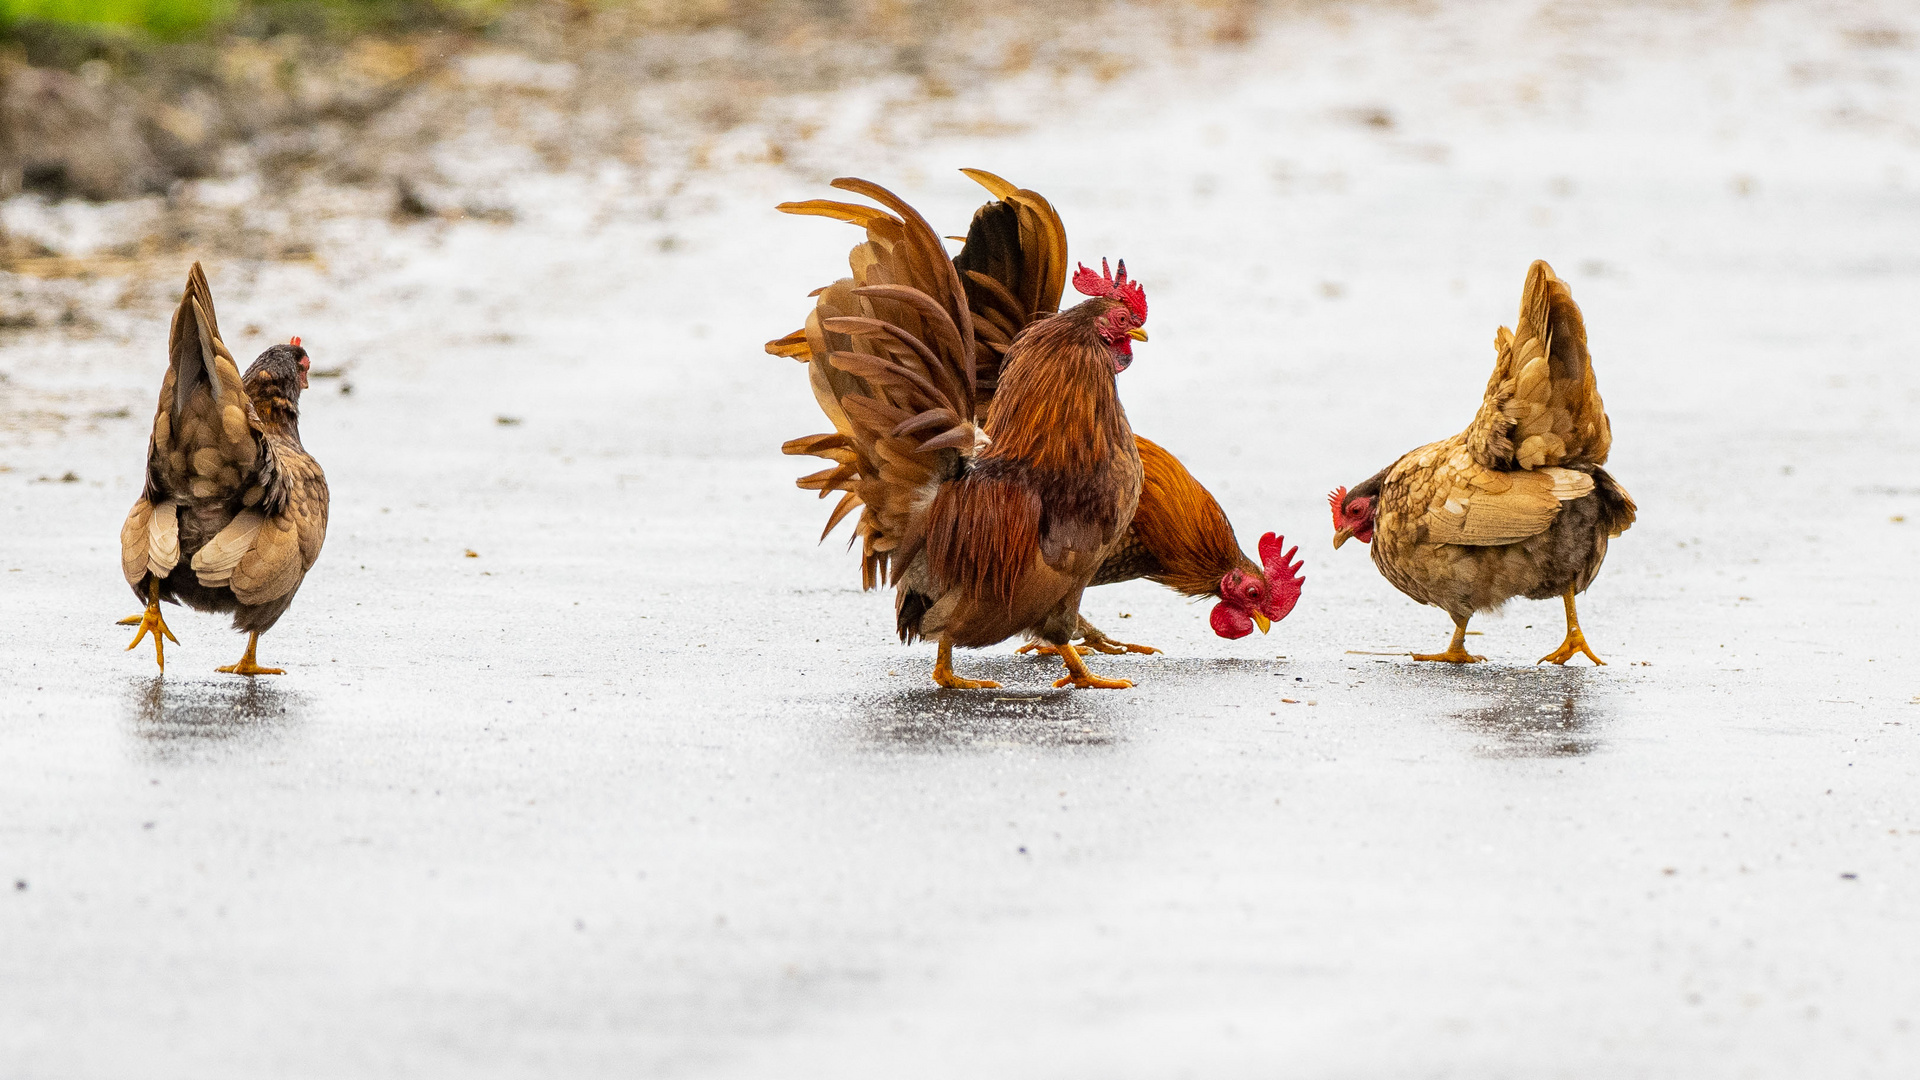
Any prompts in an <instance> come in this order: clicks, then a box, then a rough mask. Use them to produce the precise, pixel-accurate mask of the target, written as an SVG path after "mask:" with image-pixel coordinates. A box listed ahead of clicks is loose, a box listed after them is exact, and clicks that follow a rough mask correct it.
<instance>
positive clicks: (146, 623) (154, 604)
mask: <svg viewBox="0 0 1920 1080" xmlns="http://www.w3.org/2000/svg"><path fill="white" fill-rule="evenodd" d="M114 625H115V626H138V627H139V628H140V630H139V632H138V633H136V634H134V635H133V642H132V644H129V645H128V646H127V651H128V652H132V651H133V646H134V645H138V644H140V641H141V639H143V638H145V637H146V636H147V635H148V634H152V635H153V660H154V663H156V664H159V665H160V670H161V671H165V670H167V646H166V642H167V641H171V642H173V643H174V644H175V645H178V644H180V639H179V638H177V637H174V636H173V631H171V630H169V629H167V620H165V619H163V618H161V617H160V579H159V578H155V577H149V578H148V579H147V610H146V611H145V612H143V613H141V614H139V615H130V616H128V617H127V618H124V619H121V620H120V621H119V622H117V623H115V624H114ZM162 638H164V639H165V641H163V640H161V639H162Z"/></svg>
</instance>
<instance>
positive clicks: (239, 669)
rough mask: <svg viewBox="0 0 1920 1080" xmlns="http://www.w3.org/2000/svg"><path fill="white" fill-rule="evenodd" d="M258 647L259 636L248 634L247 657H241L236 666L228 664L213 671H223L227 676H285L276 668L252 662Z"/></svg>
mask: <svg viewBox="0 0 1920 1080" xmlns="http://www.w3.org/2000/svg"><path fill="white" fill-rule="evenodd" d="M259 645H260V635H259V634H258V633H253V634H248V635H247V655H245V656H243V657H241V658H240V662H239V663H237V664H228V665H227V666H226V667H223V668H216V669H214V670H216V671H224V672H226V673H227V674H228V675H285V674H286V672H284V671H282V670H280V669H279V668H277V667H261V666H260V665H258V664H256V663H254V662H253V650H254V649H256V648H258V647H259Z"/></svg>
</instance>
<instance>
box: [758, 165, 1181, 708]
mask: <svg viewBox="0 0 1920 1080" xmlns="http://www.w3.org/2000/svg"><path fill="white" fill-rule="evenodd" d="M833 186H834V187H836V188H839V189H841V190H843V191H850V192H854V193H855V194H859V195H864V196H866V197H868V198H870V199H872V200H873V201H875V202H877V203H880V204H881V205H882V206H884V207H885V208H886V209H885V210H879V209H875V208H874V207H871V206H865V205H860V204H855V203H844V202H835V201H831V200H812V201H808V202H801V203H786V204H782V206H781V207H780V209H781V210H783V211H786V212H788V213H796V214H813V215H818V216H823V217H831V218H837V219H839V220H842V221H848V222H852V223H854V224H857V225H860V226H862V227H863V228H865V229H866V231H867V237H868V239H867V241H866V243H863V244H861V245H859V246H858V247H856V248H854V250H853V254H852V256H851V258H850V262H851V265H852V268H853V271H854V279H853V280H844V279H843V280H841V281H838V282H835V283H834V284H832V285H829V286H826V287H825V288H823V289H820V290H818V291H817V293H816V295H817V296H818V297H819V299H818V301H817V302H816V304H815V307H814V310H813V312H812V313H811V314H810V315H809V316H808V319H807V326H806V329H805V330H803V331H800V332H798V333H796V334H794V335H789V336H788V337H787V338H783V339H781V340H780V341H776V342H772V343H770V344H769V345H768V349H769V351H771V352H775V353H776V354H780V355H800V354H802V353H804V354H806V355H807V356H808V358H809V365H810V369H811V375H812V380H813V387H814V395H815V397H816V398H817V399H818V401H819V403H820V407H821V409H822V410H823V411H824V412H825V413H826V414H827V416H828V418H829V419H831V420H832V421H833V424H834V428H835V431H834V432H833V433H831V434H827V435H815V436H809V437H807V438H802V439H795V440H792V441H790V442H788V443H787V444H786V446H785V447H784V449H785V450H786V452H787V453H796V454H811V455H816V456H820V457H825V458H828V459H829V460H832V461H834V462H836V465H835V467H833V468H831V469H826V470H823V471H821V472H819V473H815V474H814V475H812V476H809V477H804V478H802V479H801V481H800V485H801V486H802V487H803V488H815V489H818V490H820V491H822V492H823V493H824V492H826V491H829V490H841V491H844V492H845V493H846V494H845V495H843V496H842V498H841V500H840V502H839V504H838V505H837V506H836V507H835V508H834V511H833V514H832V515H831V516H830V517H829V519H828V523H827V531H829V532H831V531H832V529H833V526H834V525H835V524H837V523H838V522H839V521H840V520H841V519H842V518H843V517H844V516H845V515H846V514H848V513H850V512H851V511H852V510H853V509H855V508H856V507H862V508H863V509H862V512H861V515H860V518H859V521H858V523H857V525H856V526H855V535H856V537H857V538H859V539H860V540H861V541H862V577H863V581H864V583H865V585H866V586H867V587H868V588H872V587H874V586H875V585H877V584H879V583H880V582H881V581H883V580H884V581H886V582H887V583H889V584H892V585H893V586H894V589H895V601H894V611H895V617H896V625H897V628H898V630H899V633H900V637H901V640H903V641H907V642H911V641H913V640H915V639H917V638H930V639H934V640H937V641H938V642H939V655H938V658H937V660H936V661H935V664H934V670H933V679H934V682H936V683H938V684H939V685H941V686H943V687H949V688H953V689H973V688H980V687H993V686H997V685H998V684H997V683H994V682H991V681H988V680H976V679H965V678H961V677H960V676H958V675H956V674H955V673H954V671H953V647H954V646H955V645H960V646H964V647H969V648H979V647H984V646H988V645H993V644H995V643H997V642H1000V641H1004V640H1006V639H1007V638H1009V637H1012V636H1014V635H1017V634H1026V635H1029V636H1031V637H1034V638H1037V639H1039V640H1043V641H1046V642H1048V643H1049V644H1052V645H1054V646H1061V645H1065V644H1066V643H1067V641H1068V639H1069V638H1070V637H1071V635H1072V634H1073V632H1074V631H1075V630H1076V629H1077V627H1078V623H1079V610H1080V594H1081V593H1082V592H1083V591H1084V590H1085V589H1086V587H1087V584H1088V582H1090V581H1092V580H1093V575H1094V573H1095V571H1096V570H1098V569H1099V566H1100V563H1101V561H1102V559H1103V557H1104V555H1105V553H1106V552H1107V551H1108V550H1109V549H1111V548H1113V547H1115V546H1116V545H1117V544H1118V542H1119V541H1120V540H1121V539H1122V538H1123V537H1124V536H1125V534H1126V530H1127V526H1128V524H1129V523H1130V522H1131V521H1132V518H1133V513H1134V507H1135V505H1136V504H1137V503H1138V501H1139V497H1140V481H1141V476H1140V473H1141V466H1140V454H1139V451H1138V450H1137V449H1136V448H1135V444H1134V439H1133V430H1132V428H1130V427H1129V426H1128V425H1127V417H1126V411H1125V410H1124V409H1123V408H1122V407H1121V405H1120V400H1119V396H1118V393H1117V384H1116V379H1117V376H1118V375H1119V374H1120V372H1122V371H1125V370H1126V368H1127V367H1128V365H1129V364H1131V363H1132V362H1133V343H1134V342H1135V341H1144V340H1146V337H1147V335H1146V331H1145V330H1144V329H1143V328H1142V327H1143V324H1144V323H1145V322H1146V317H1147V300H1146V292H1145V290H1144V289H1142V288H1141V286H1140V285H1139V283H1138V282H1135V281H1130V280H1128V277H1127V269H1126V264H1125V263H1121V264H1120V267H1119V273H1118V274H1117V275H1116V274H1113V273H1111V272H1110V271H1109V270H1108V268H1107V266H1106V264H1105V263H1104V262H1103V263H1102V264H1101V269H1100V271H1099V272H1098V273H1096V272H1094V271H1092V270H1089V269H1087V268H1086V267H1085V266H1082V267H1081V268H1080V270H1079V272H1078V273H1076V274H1075V275H1074V278H1073V282H1074V287H1075V288H1076V289H1078V290H1079V291H1080V292H1082V293H1084V294H1086V295H1087V296H1088V297H1089V299H1088V300H1086V301H1084V302H1083V303H1080V304H1078V305H1076V306H1075V307H1073V308H1071V309H1069V310H1067V311H1064V312H1061V313H1059V314H1058V315H1055V316H1052V317H1050V318H1047V319H1042V320H1039V321H1037V322H1034V323H1033V324H1032V325H1030V326H1028V327H1027V328H1026V329H1025V330H1024V331H1022V332H1021V333H1019V334H1018V335H1017V336H1016V337H1013V338H1011V339H1010V340H1007V341H1006V342H1005V343H1004V346H1003V348H1002V349H1000V350H996V349H994V348H993V347H992V345H993V344H1000V343H999V342H997V341H993V340H992V339H993V334H992V333H991V332H990V333H989V334H988V335H987V338H986V339H985V340H984V341H983V339H981V338H979V337H976V333H975V330H976V322H975V320H974V318H973V314H972V311H971V309H970V307H969V305H968V302H967V292H966V289H965V287H964V286H963V285H962V279H961V276H960V271H959V270H958V269H957V268H956V267H955V265H954V264H953V263H952V262H950V261H949V260H948V259H947V257H946V253H945V250H944V249H943V248H942V247H941V243H940V237H939V235H938V234H936V233H935V232H934V231H933V229H932V228H931V227H930V226H929V225H928V224H927V222H926V220H925V219H924V218H922V217H921V216H920V214H919V213H917V212H916V211H915V210H914V209H913V208H912V207H911V206H908V205H907V204H906V203H905V202H903V201H902V200H901V199H900V198H899V197H898V196H896V195H894V194H893V193H892V192H890V191H888V190H886V189H885V188H882V187H880V186H878V185H876V184H872V183H868V182H867V181H864V180H856V179H847V178H843V179H840V180H835V181H834V182H833ZM888 211H891V213H889V212H888ZM896 215H897V216H896ZM989 342H990V343H989ZM982 419H984V425H983V423H982ZM987 429H990V430H991V431H992V432H993V437H992V438H988V437H987V435H986V430H987ZM1060 656H1061V659H1062V661H1063V662H1064V663H1065V665H1066V668H1067V672H1068V674H1067V676H1066V677H1065V678H1062V679H1061V680H1059V681H1058V682H1057V683H1055V685H1056V686H1065V685H1068V684H1069V683H1070V684H1072V685H1074V686H1076V687H1079V688H1082V689H1087V688H1111V689H1119V688H1125V687H1128V686H1131V685H1132V683H1130V682H1128V681H1127V680H1125V679H1104V678H1101V677H1099V676H1096V675H1094V674H1093V673H1092V672H1090V671H1088V670H1087V667H1086V664H1085V662H1084V661H1083V660H1081V658H1080V654H1079V652H1078V651H1077V650H1074V649H1070V648H1069V649H1062V650H1061V652H1060Z"/></svg>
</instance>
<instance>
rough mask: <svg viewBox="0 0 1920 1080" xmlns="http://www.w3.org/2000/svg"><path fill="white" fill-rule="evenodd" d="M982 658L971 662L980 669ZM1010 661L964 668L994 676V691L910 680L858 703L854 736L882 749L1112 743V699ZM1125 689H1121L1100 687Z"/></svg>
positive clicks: (971, 673) (969, 672)
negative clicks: (1057, 683) (1060, 686)
mask: <svg viewBox="0 0 1920 1080" xmlns="http://www.w3.org/2000/svg"><path fill="white" fill-rule="evenodd" d="M986 666H990V665H974V667H976V668H984V667H986ZM1035 667H1037V665H1032V664H1027V663H1021V662H1013V663H1009V664H1006V665H1005V670H1000V669H999V668H995V669H994V670H971V669H970V670H966V671H965V672H964V674H966V675H968V676H970V677H972V678H981V679H994V680H996V681H998V682H1000V683H1002V684H1003V685H1002V686H1001V688H1000V689H998V690H941V689H939V688H938V687H935V686H931V685H929V686H915V687H912V688H910V689H907V688H903V689H901V690H900V691H898V692H896V693H892V694H888V695H886V696H884V697H879V698H874V699H871V700H869V701H866V702H862V703H861V704H860V705H859V706H857V707H856V712H855V715H854V719H855V723H856V724H857V725H858V731H859V736H860V738H861V739H862V741H864V742H866V743H869V744H871V745H873V746H876V747H881V748H885V749H890V750H920V751H933V752H939V751H946V750H996V749H1002V748H1011V747H1020V748H1023V749H1036V748H1039V749H1044V748H1056V747H1089V746H1092V747H1102V746H1112V745H1114V744H1115V743H1117V742H1119V737H1118V736H1117V735H1116V734H1115V733H1114V727H1115V719H1114V716H1113V709H1112V705H1114V704H1120V703H1121V702H1105V703H1103V702H1101V701H1099V700H1094V699H1093V698H1092V695H1091V693H1090V692H1088V691H1079V690H1056V689H1054V688H1053V686H1052V679H1053V677H1054V676H1053V673H1052V669H1051V668H1049V669H1047V671H1048V678H1047V680H1046V681H1039V680H1037V679H1035V678H1034V675H1035V671H1034V668H1035ZM1101 693H1115V694H1122V695H1124V694H1126V691H1124V690H1122V691H1101Z"/></svg>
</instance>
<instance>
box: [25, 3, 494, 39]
mask: <svg viewBox="0 0 1920 1080" xmlns="http://www.w3.org/2000/svg"><path fill="white" fill-rule="evenodd" d="M512 2H513V0H0V33H4V32H7V31H12V30H14V29H16V28H20V27H24V26H30V25H35V24H38V25H41V26H45V27H69V28H73V29H84V30H94V31H109V32H115V31H117V32H120V33H123V34H131V35H136V36H147V37H152V38H155V39H158V40H162V41H177V40H183V39H191V38H195V37H202V36H206V35H210V34H217V33H223V32H227V31H231V30H235V29H246V30H251V31H253V32H255V33H274V32H286V31H294V32H305V33H326V32H332V33H342V32H344V33H360V32H368V31H380V30H400V29H406V28H409V27H420V26H476V25H482V24H484V23H486V22H487V21H489V20H490V19H491V18H492V17H493V16H495V15H497V14H498V13H499V12H500V11H502V10H504V9H506V8H507V7H509V6H511V4H512Z"/></svg>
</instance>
